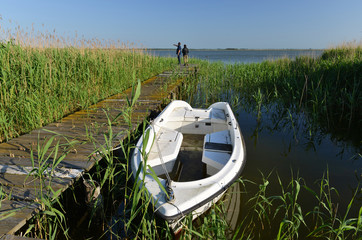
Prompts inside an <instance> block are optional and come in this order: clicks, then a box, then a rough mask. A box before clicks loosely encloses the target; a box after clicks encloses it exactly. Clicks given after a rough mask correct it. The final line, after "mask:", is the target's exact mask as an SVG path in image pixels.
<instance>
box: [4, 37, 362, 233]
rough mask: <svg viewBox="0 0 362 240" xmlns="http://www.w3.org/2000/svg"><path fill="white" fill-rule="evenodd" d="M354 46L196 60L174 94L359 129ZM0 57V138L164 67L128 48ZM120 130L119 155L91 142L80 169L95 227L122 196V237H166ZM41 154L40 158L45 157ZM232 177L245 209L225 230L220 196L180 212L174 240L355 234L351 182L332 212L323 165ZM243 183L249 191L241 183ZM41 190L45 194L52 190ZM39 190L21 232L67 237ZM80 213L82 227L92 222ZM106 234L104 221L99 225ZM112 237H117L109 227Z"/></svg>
mask: <svg viewBox="0 0 362 240" xmlns="http://www.w3.org/2000/svg"><path fill="white" fill-rule="evenodd" d="M341 52H342V53H341ZM360 53H361V50H360V49H354V50H348V49H342V50H339V49H337V50H335V49H331V50H328V51H326V52H325V53H324V54H323V55H322V56H321V57H320V58H318V59H312V58H306V57H301V58H297V59H296V60H295V61H292V60H288V59H283V60H278V61H273V62H268V61H266V62H263V63H260V64H248V65H246V64H235V65H224V64H222V63H213V64H210V63H207V62H204V61H199V62H198V64H199V66H200V72H199V73H198V80H197V81H195V79H194V77H190V78H188V79H187V80H186V84H184V86H183V88H184V89H183V94H184V96H183V97H184V98H185V99H186V100H188V101H190V102H192V103H193V105H198V106H208V105H209V104H210V103H211V102H214V101H218V100H223V101H225V100H226V101H230V102H233V103H234V105H236V106H237V105H238V104H241V102H243V101H244V99H247V100H250V101H251V102H253V104H250V106H251V107H253V108H254V109H255V111H256V112H257V113H258V114H259V113H260V111H261V106H265V105H266V104H267V103H272V102H278V103H280V104H281V105H283V106H284V108H285V109H286V111H287V112H289V116H290V118H291V116H292V115H291V114H290V112H293V111H294V110H297V111H304V112H305V113H306V115H307V116H308V118H310V119H312V120H313V121H315V122H316V124H318V125H320V126H322V127H323V128H325V130H326V131H337V130H338V129H343V130H347V131H353V129H361V128H360V127H361V123H360V119H359V116H360V115H361V106H360V105H359V104H358V103H359V102H360V99H361V95H360V92H361V85H360V84H361V83H360V82H361V81H360V80H361V74H362V73H361V72H362V69H361V61H362V59H361V54H360ZM0 54H1V55H0V61H1V65H0V66H1V72H0V77H1V78H0V83H1V88H0V89H1V92H0V104H1V109H4V110H6V111H1V113H0V121H1V125H0V126H1V127H2V129H1V130H0V133H1V134H2V135H1V136H2V137H1V138H2V140H6V139H8V138H11V137H13V136H16V135H17V134H20V133H21V132H26V131H29V130H30V129H33V128H34V127H38V126H42V125H44V124H46V123H47V122H51V121H54V120H56V119H58V118H60V117H62V116H63V115H64V114H67V113H69V112H72V111H74V110H76V109H80V108H84V107H87V106H89V105H90V104H92V103H94V102H96V101H98V100H99V99H103V98H105V97H107V96H109V95H112V94H114V93H117V92H119V91H122V90H124V89H125V88H128V87H130V86H131V84H132V82H134V81H132V80H133V79H134V78H135V76H136V78H140V79H145V78H147V77H150V76H152V75H154V74H155V73H157V72H158V71H161V69H165V68H168V67H170V66H171V60H169V59H158V58H154V57H149V56H147V55H144V54H142V53H135V52H133V51H129V50H128V51H126V50H122V51H121V50H107V49H75V48H64V49H63V48H62V49H60V48H58V49H57V48H51V49H50V48H49V49H35V48H24V47H19V46H17V45H13V44H10V43H7V44H4V45H3V46H2V48H1V53H0ZM154 65H156V66H154ZM143 71H144V72H143ZM195 89H197V91H196V93H195ZM136 95H137V94H135V95H134V96H136ZM136 100H137V99H136V97H135V98H133V99H130V100H129V101H128V103H129V106H128V107H129V108H128V110H129V111H125V113H126V114H124V115H122V116H118V117H124V118H125V120H126V122H127V121H128V122H130V121H131V118H132V106H133V105H134V103H135V101H136ZM64 103H66V104H64ZM54 109H55V110H54ZM12 113H16V115H13V114H12ZM41 116H43V117H41ZM291 120H292V119H291ZM112 121H113V119H110V121H109V123H108V125H109V127H110V131H108V132H109V133H108V134H107V135H105V138H106V139H107V141H106V142H107V143H111V142H112V138H113V137H115V134H114V133H113V132H112V130H111V124H110V123H111V122H112ZM356 126H357V127H358V128H356ZM127 131H128V132H127V139H126V140H125V141H123V142H121V143H120V144H121V149H120V150H121V154H120V156H115V155H113V153H112V152H109V151H107V149H109V147H110V145H111V144H108V145H107V144H105V145H104V146H101V147H100V148H97V149H95V151H97V150H101V151H102V152H103V153H105V155H104V158H103V163H101V162H100V163H97V164H98V165H97V166H96V167H95V170H94V172H90V173H89V175H88V177H89V178H90V179H94V180H96V181H99V182H100V185H101V186H102V189H101V192H102V195H104V198H105V201H104V203H105V206H104V213H105V216H106V217H105V219H104V220H103V221H104V224H105V225H107V223H108V220H109V219H110V218H111V216H112V215H113V214H114V213H115V211H116V209H115V208H116V206H117V205H116V204H120V203H121V202H122V203H123V204H124V206H125V207H124V210H123V211H124V215H123V216H124V217H123V218H119V219H118V220H117V221H118V222H123V225H124V228H125V230H126V235H127V237H129V238H137V239H164V238H166V239H169V238H171V237H172V234H171V232H170V230H169V229H168V227H167V224H166V223H165V222H163V221H160V220H159V219H158V220H157V219H155V217H154V212H153V211H154V209H153V207H152V204H151V203H150V199H149V196H148V195H147V194H146V190H145V189H144V188H139V185H140V183H139V182H133V181H132V180H131V174H130V172H129V165H128V158H129V156H130V154H131V152H132V148H133V147H132V146H133V144H134V141H135V139H137V137H139V136H140V135H141V134H142V129H140V131H136V132H132V131H131V129H129V130H127ZM143 131H144V128H143ZM345 138H347V139H350V136H349V135H348V134H347V135H345ZM90 139H91V137H90ZM48 141H53V140H52V139H49V140H48ZM357 144H360V142H357ZM95 146H97V144H95ZM39 150H40V151H39ZM39 150H38V151H39V152H44V153H45V152H47V151H45V150H47V143H45V145H43V146H39ZM56 151H57V150H56V148H55V149H54V151H53V152H51V153H50V154H53V155H54V154H55V155H57V156H58V159H59V156H63V155H62V153H58V152H56ZM41 156H42V158H43V159H48V158H49V156H48V155H46V154H41ZM55 159H57V157H55ZM42 163H44V162H43V161H39V164H42ZM45 167H46V165H39V166H38V168H35V165H34V172H33V173H36V176H38V178H39V179H41V180H44V176H43V173H44V171H42V169H44V168H45ZM236 184H241V185H242V186H243V188H244V189H243V191H242V192H240V193H238V194H241V195H242V196H243V198H244V205H243V209H247V211H244V213H243V216H242V219H241V221H240V223H239V225H238V226H237V228H236V229H235V231H234V232H231V233H230V232H228V231H227V229H228V228H229V226H228V222H227V220H226V216H225V205H224V203H223V201H220V202H219V203H218V204H216V205H215V206H213V207H212V209H211V210H210V211H209V212H207V214H205V215H204V216H203V217H202V218H199V219H198V220H197V221H196V222H195V223H192V221H191V220H190V216H188V217H186V218H185V220H184V223H183V224H184V226H185V231H184V232H183V233H182V235H181V239H240V238H242V239H265V238H272V239H297V238H299V239H303V238H307V239H360V236H361V234H362V208H361V207H360V206H359V210H358V211H357V215H354V214H355V211H354V212H352V211H351V209H352V208H353V207H356V206H355V204H356V202H357V201H358V200H359V199H358V196H360V191H361V190H360V187H357V188H356V190H355V193H354V195H353V197H352V198H351V199H350V203H349V205H348V206H347V208H346V209H339V208H338V200H339V198H340V196H339V195H338V190H337V189H335V188H333V186H331V185H330V180H329V175H328V171H326V172H325V174H324V175H323V176H321V179H320V180H318V181H316V182H315V183H314V184H313V185H307V184H306V183H305V181H304V179H303V178H302V177H301V176H298V175H297V176H294V175H293V174H291V177H290V179H289V180H288V181H284V182H283V181H282V180H281V178H280V177H279V176H278V174H277V173H276V172H273V173H270V174H268V175H265V174H263V173H261V175H260V177H259V178H258V181H250V180H247V179H243V178H240V179H239V181H238V183H236ZM271 186H273V191H271V190H270V188H271ZM253 188H256V189H257V190H256V191H250V190H249V189H253ZM276 189H277V190H276ZM45 190H47V191H48V192H49V191H50V192H52V189H45ZM40 192H41V195H40V196H39V199H40V200H41V201H42V203H43V206H42V209H41V211H40V212H39V215H38V217H37V218H36V220H35V221H34V222H33V223H31V224H30V225H29V228H28V231H26V233H27V234H28V236H34V237H43V238H46V239H51V238H56V237H57V236H58V235H59V234H60V235H61V234H62V233H65V234H64V237H71V236H69V235H67V234H68V232H72V230H73V229H72V228H73V227H74V226H71V225H69V224H67V222H66V218H65V217H64V216H65V213H66V209H64V208H63V205H62V203H60V202H59V201H58V200H56V201H54V199H52V198H48V197H47V196H48V195H47V194H43V192H42V190H41V191H40ZM5 198H7V197H6V196H5V197H4V196H3V197H1V199H5ZM304 199H308V200H310V201H312V202H314V207H313V208H312V209H310V208H308V207H306V206H304V201H303V200H304ZM78 200H79V199H78ZM0 201H1V200H0ZM357 207H358V206H357ZM0 219H2V218H1V216H0ZM87 220H88V221H89V224H88V226H90V225H91V222H92V221H94V220H95V219H92V218H89V219H87ZM106 231H111V228H107V227H106ZM105 234H106V233H105ZM113 234H114V236H115V237H117V236H118V234H119V233H118V232H115V233H113ZM99 237H102V236H99ZM103 237H104V236H103Z"/></svg>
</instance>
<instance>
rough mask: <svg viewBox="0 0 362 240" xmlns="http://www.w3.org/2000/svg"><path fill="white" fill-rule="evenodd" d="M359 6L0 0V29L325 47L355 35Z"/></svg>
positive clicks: (143, 40) (328, 0) (199, 43)
mask: <svg viewBox="0 0 362 240" xmlns="http://www.w3.org/2000/svg"><path fill="white" fill-rule="evenodd" d="M361 13H362V1H361V0H343V1H342V0H223V1H222V0H219V1H216V0H208V1H205V0H184V1H170V0H168V1H166V0H162V1H157V0H154V1H151V0H148V1H146V0H136V1H131V0H129V1H121V0H118V1H116V0H105V1H100V0H99V1H95V0H87V1H84V0H72V1H70V0H57V1H55V0H54V1H52V0H47V1H44V0H43V1H40V0H32V1H30V0H1V4H0V15H1V17H2V20H1V21H0V27H1V29H0V31H4V30H5V29H7V30H9V29H11V30H13V29H14V28H15V27H16V26H18V25H19V26H20V27H21V29H23V30H24V31H29V32H30V31H31V29H32V24H33V26H34V29H35V31H36V32H39V31H40V32H42V31H48V32H53V31H54V30H55V32H56V34H57V35H58V36H63V37H65V38H66V37H72V36H74V35H75V33H77V34H78V36H80V37H82V36H83V37H84V38H86V39H92V38H96V39H99V40H102V39H106V40H114V41H118V40H119V41H120V42H122V43H125V44H131V45H136V46H139V47H145V48H172V47H173V46H172V44H173V43H177V42H179V41H180V42H181V43H182V44H184V43H186V44H187V45H188V47H189V48H249V49H265V48H273V49H275V48H328V47H331V46H335V45H338V44H342V43H344V42H351V41H357V42H360V41H361V39H362V14H361ZM10 21H11V23H10Z"/></svg>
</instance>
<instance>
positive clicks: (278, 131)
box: [191, 95, 362, 229]
mask: <svg viewBox="0 0 362 240" xmlns="http://www.w3.org/2000/svg"><path fill="white" fill-rule="evenodd" d="M219 96H220V95H219ZM216 98H217V97H216ZM213 100H216V99H213ZM217 100H219V101H220V99H217ZM224 100H225V99H224ZM226 100H228V99H226ZM230 102H232V103H236V104H234V105H233V106H232V107H233V110H234V113H235V115H236V117H237V119H238V122H239V125H240V128H241V131H242V134H243V136H244V139H245V143H246V149H247V161H246V166H245V168H244V171H243V173H242V179H248V180H251V181H253V182H256V183H258V182H260V179H261V173H264V174H265V175H267V174H269V173H271V172H272V173H273V174H272V175H271V176H270V179H269V181H270V185H269V188H268V189H269V190H268V191H269V194H271V195H274V194H275V195H278V194H281V186H280V184H279V181H281V182H283V183H285V184H286V185H288V183H289V182H290V181H291V179H292V176H298V177H300V179H301V180H302V182H303V183H305V184H306V185H307V186H308V187H311V188H314V189H318V185H317V184H316V182H317V181H318V180H320V179H321V178H322V177H323V175H326V174H327V172H328V174H329V184H330V185H331V186H333V187H335V188H336V189H337V191H338V193H339V196H336V198H337V199H338V200H336V201H337V203H336V204H337V205H338V206H339V210H340V211H342V213H343V209H346V207H347V206H348V204H349V201H350V200H351V199H352V197H353V194H354V192H355V191H356V188H357V187H358V184H360V183H361V179H362V177H361V176H362V159H361V155H360V153H359V147H358V146H354V145H353V144H351V143H350V142H345V141H337V140H336V139H335V138H333V137H332V135H331V134H329V133H325V132H323V130H322V129H321V128H319V127H318V124H317V123H315V122H311V120H310V119H309V118H308V115H306V114H305V113H304V112H298V113H297V112H294V111H292V110H290V109H288V108H285V106H283V105H281V104H277V103H271V104H264V105H263V106H262V108H261V109H260V111H259V112H258V111H256V110H257V109H258V108H256V107H255V104H256V103H255V102H254V103H253V102H250V101H248V102H247V101H246V100H245V99H241V97H240V98H239V100H238V101H230ZM191 104H194V106H195V107H198V106H197V104H203V105H204V103H201V102H199V98H198V99H196V101H195V102H194V103H191ZM202 107H204V106H202ZM247 191H251V192H249V193H250V195H249V197H250V196H253V194H255V193H256V191H258V188H256V187H255V186H254V187H250V189H249V190H247ZM241 193H242V185H241V184H240V183H239V184H235V185H234V186H233V188H232V189H230V191H229V194H228V197H226V198H225V199H224V201H225V203H226V205H227V206H226V207H227V209H228V210H227V219H228V221H229V224H230V227H231V228H232V229H235V228H236V227H237V226H238V225H240V224H241V222H240V221H241V220H242V219H243V216H242V215H243V214H244V215H245V212H244V213H243V212H242V210H243V211H247V210H246V209H245V204H246V201H247V199H248V198H245V195H244V194H241ZM242 198H245V199H246V200H245V199H244V200H243V201H242ZM356 199H357V201H359V202H357V204H355V207H354V208H353V209H352V210H351V212H350V213H351V216H353V217H355V216H358V211H359V209H358V205H361V203H362V192H361V191H360V192H359V193H358V195H357V197H356ZM300 204H301V205H302V206H303V210H304V211H306V210H308V211H311V210H312V209H313V207H315V206H316V204H318V203H317V202H316V201H315V199H314V197H313V195H312V194H310V193H308V192H305V193H303V194H301V197H300ZM356 205H357V207H356Z"/></svg>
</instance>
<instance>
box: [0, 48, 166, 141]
mask: <svg viewBox="0 0 362 240" xmlns="http://www.w3.org/2000/svg"><path fill="white" fill-rule="evenodd" d="M171 66H172V61H171V60H170V59H168V58H159V57H153V56H149V55H147V54H143V52H142V51H141V50H135V49H127V48H124V49H120V48H75V47H73V46H66V47H62V48H55V47H52V48H35V47H31V46H21V45H18V44H15V43H13V42H11V41H9V42H2V43H0V141H6V140H8V139H10V138H13V137H16V136H18V135H20V134H22V133H25V132H28V131H30V130H32V129H35V128H38V127H41V126H44V125H46V124H47V123H50V122H53V121H56V120H59V119H60V118H61V117H63V116H65V115H67V114H69V113H72V112H74V111H76V110H79V109H83V108H85V107H88V106H90V105H91V104H94V103H96V102H98V101H99V100H102V99H104V98H106V97H108V96H111V95H113V94H116V93H119V92H121V91H123V90H125V89H127V88H129V87H130V86H131V84H132V79H133V77H132V76H133V74H135V75H136V77H137V78H139V79H147V78H150V77H151V76H154V75H156V74H157V73H160V72H162V71H164V70H165V69H169V68H171Z"/></svg>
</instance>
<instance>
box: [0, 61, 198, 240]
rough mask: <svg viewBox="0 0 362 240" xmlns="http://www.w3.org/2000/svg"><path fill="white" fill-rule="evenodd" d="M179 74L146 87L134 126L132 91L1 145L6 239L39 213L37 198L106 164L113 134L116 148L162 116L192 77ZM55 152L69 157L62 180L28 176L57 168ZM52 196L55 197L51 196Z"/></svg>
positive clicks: (1, 225)
mask: <svg viewBox="0 0 362 240" xmlns="http://www.w3.org/2000/svg"><path fill="white" fill-rule="evenodd" d="M179 70H180V71H181V72H183V73H182V74H179V76H180V77H179V79H178V80H175V76H176V75H177V73H175V72H164V73H162V74H160V75H158V76H155V77H152V78H150V79H148V80H146V81H144V82H143V83H142V87H141V95H140V97H139V99H138V101H137V103H136V104H135V105H134V106H133V108H132V113H131V115H130V118H131V122H130V123H128V122H126V121H125V118H124V117H125V116H128V114H129V113H130V112H129V108H128V102H127V99H131V93H132V89H127V90H125V91H124V92H123V93H120V94H116V95H114V96H112V97H110V98H108V99H105V100H103V101H101V102H99V103H97V104H94V105H92V106H90V107H89V108H88V109H85V110H80V111H78V112H75V113H73V114H70V115H68V116H66V117H64V118H63V119H61V120H59V121H57V122H55V123H51V124H49V125H47V126H45V127H43V128H41V129H36V130H33V131H31V132H30V133H29V134H25V135H22V136H20V137H18V138H15V139H12V140H10V141H8V142H6V143H2V144H0V191H1V195H0V196H3V197H2V199H0V239H16V237H15V236H13V235H12V234H14V233H15V232H16V231H17V230H19V229H20V228H21V227H22V226H23V225H24V224H25V223H26V220H28V219H29V218H30V217H32V215H33V214H34V213H35V212H36V210H37V209H38V208H39V204H38V203H37V201H38V200H37V199H39V198H40V195H39V194H40V190H42V191H47V189H49V188H51V189H52V190H53V191H57V190H60V192H63V191H64V190H65V189H67V188H68V187H69V186H70V185H71V184H73V183H74V181H76V180H77V179H78V178H79V177H80V176H81V174H82V173H84V172H85V171H89V170H90V169H91V168H92V166H93V165H94V164H95V162H96V161H99V160H101V158H102V153H101V152H100V151H103V149H104V148H103V147H102V146H103V145H105V144H106V141H109V136H110V134H111V133H112V136H113V138H112V141H111V146H113V147H117V146H118V145H119V144H120V143H121V142H122V141H123V140H124V139H125V138H126V137H127V134H128V132H129V131H134V130H135V129H136V128H137V127H138V126H139V125H140V124H142V123H143V122H144V121H145V120H146V119H147V118H148V117H149V116H150V114H151V113H152V112H154V111H161V110H162V109H161V104H163V103H165V101H166V100H165V99H167V98H168V97H169V96H170V94H173V93H175V92H176V91H177V90H176V89H177V86H178V85H180V84H181V82H182V79H181V78H183V77H184V73H186V74H187V73H188V72H192V71H189V69H188V68H184V67H181V68H179ZM110 122H111V131H110V126H109V123H110ZM128 124H130V126H129V125H128ZM52 137H54V139H53V142H52V143H51V145H50V146H49V148H48V150H47V151H46V153H45V154H44V156H43V157H41V156H40V155H41V154H40V153H38V146H42V148H44V147H45V146H46V144H47V143H48V142H49V140H50V139H51V138H52ZM55 149H57V150H58V154H57V157H59V156H60V154H66V155H65V158H64V159H63V160H62V162H61V163H60V164H59V165H58V166H57V167H58V168H57V169H56V172H52V173H53V174H55V176H57V177H52V179H51V180H50V179H49V178H45V180H44V181H40V180H39V179H38V178H36V177H34V176H30V175H29V176H28V173H29V172H30V171H31V169H32V164H33V163H34V164H35V166H37V165H38V164H39V162H40V163H42V162H43V163H44V162H46V163H49V164H50V166H52V163H53V161H54V158H55V156H54V151H55ZM48 174H51V173H50V172H49V173H48ZM72 174H73V175H72ZM48 194H50V196H51V197H53V196H52V193H51V191H50V192H49V193H48ZM9 214H10V215H9ZM5 216H8V217H6V218H5Z"/></svg>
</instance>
